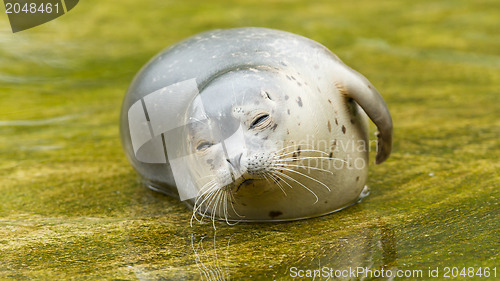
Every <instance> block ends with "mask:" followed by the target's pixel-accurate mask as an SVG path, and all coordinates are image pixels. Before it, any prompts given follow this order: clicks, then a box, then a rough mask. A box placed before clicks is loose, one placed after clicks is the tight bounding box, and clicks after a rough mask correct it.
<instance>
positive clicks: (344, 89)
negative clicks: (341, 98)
mask: <svg viewBox="0 0 500 281" xmlns="http://www.w3.org/2000/svg"><path fill="white" fill-rule="evenodd" d="M344 66H345V67H346V69H347V71H346V73H344V74H345V76H344V77H342V78H343V81H342V83H341V84H339V83H336V86H337V88H338V89H339V91H340V92H341V93H342V94H344V95H345V96H346V97H350V98H352V99H354V100H355V101H356V102H357V103H358V104H359V105H360V106H361V107H362V108H363V110H364V111H365V112H366V114H367V115H368V117H370V119H371V120H372V122H373V123H375V125H376V126H377V129H378V133H377V137H378V141H377V156H376V158H375V164H380V163H382V162H384V161H385V160H386V159H387V158H389V155H390V154H391V150H392V118H391V114H390V113H389V109H388V108H387V105H386V104H385V101H384V99H383V98H382V96H381V95H380V93H379V92H378V91H377V89H375V87H374V86H373V85H372V84H371V83H370V81H368V79H366V78H365V77H364V76H363V75H361V74H359V73H358V72H356V71H355V70H353V69H351V68H349V67H348V66H346V65H344Z"/></svg>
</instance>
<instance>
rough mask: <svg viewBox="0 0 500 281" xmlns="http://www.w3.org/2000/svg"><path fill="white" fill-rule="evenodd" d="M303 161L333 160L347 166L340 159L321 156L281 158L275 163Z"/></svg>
mask: <svg viewBox="0 0 500 281" xmlns="http://www.w3.org/2000/svg"><path fill="white" fill-rule="evenodd" d="M303 159H323V160H335V161H341V162H344V163H346V164H349V162H347V161H345V160H343V159H340V158H334V157H332V158H330V157H323V156H307V157H300V158H293V157H292V158H281V159H278V160H275V161H290V162H291V161H298V160H303Z"/></svg>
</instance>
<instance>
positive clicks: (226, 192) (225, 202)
mask: <svg viewBox="0 0 500 281" xmlns="http://www.w3.org/2000/svg"><path fill="white" fill-rule="evenodd" d="M228 194H229V196H231V192H229V191H225V192H224V199H223V200H224V208H225V211H224V218H225V219H226V223H227V224H228V225H235V224H237V223H238V222H235V223H231V222H229V218H228V213H229V210H228V207H227V205H228V204H227V201H228V200H229V202H231V198H229V196H228ZM231 204H232V202H231Z"/></svg>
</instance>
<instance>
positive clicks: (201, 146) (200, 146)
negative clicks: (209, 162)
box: [196, 141, 213, 151]
mask: <svg viewBox="0 0 500 281" xmlns="http://www.w3.org/2000/svg"><path fill="white" fill-rule="evenodd" d="M212 145H213V143H211V142H208V141H202V142H200V144H198V146H197V147H196V150H198V151H205V150H207V149H208V148H210V147H211V146H212Z"/></svg>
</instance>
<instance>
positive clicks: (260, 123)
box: [250, 113, 271, 129]
mask: <svg viewBox="0 0 500 281" xmlns="http://www.w3.org/2000/svg"><path fill="white" fill-rule="evenodd" d="M270 122H271V118H270V117H269V114H267V113H264V114H261V115H258V116H257V117H256V118H255V119H254V120H253V122H252V124H250V129H255V128H264V127H265V126H267V125H269V123H270Z"/></svg>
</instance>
